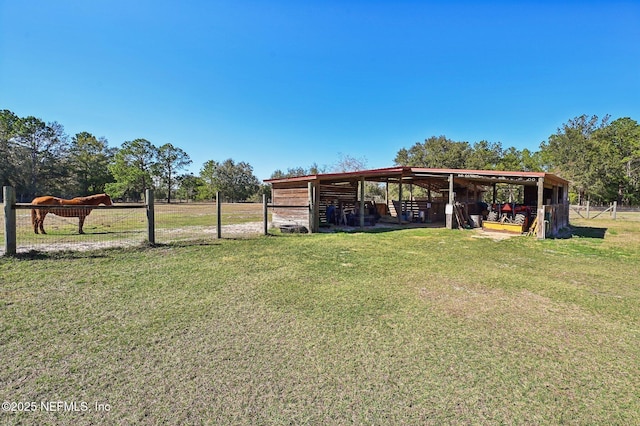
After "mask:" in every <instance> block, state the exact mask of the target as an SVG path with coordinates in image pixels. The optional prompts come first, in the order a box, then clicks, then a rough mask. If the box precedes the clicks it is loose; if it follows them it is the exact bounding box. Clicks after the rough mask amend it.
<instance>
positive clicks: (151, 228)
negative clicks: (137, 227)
mask: <svg viewBox="0 0 640 426" xmlns="http://www.w3.org/2000/svg"><path fill="white" fill-rule="evenodd" d="M144 200H145V204H146V209H147V240H148V241H149V244H155V243H156V222H155V208H154V198H153V189H147V190H146V191H145V193H144Z"/></svg>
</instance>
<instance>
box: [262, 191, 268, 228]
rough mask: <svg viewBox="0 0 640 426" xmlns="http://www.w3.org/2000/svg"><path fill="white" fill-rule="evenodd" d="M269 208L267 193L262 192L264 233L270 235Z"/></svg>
mask: <svg viewBox="0 0 640 426" xmlns="http://www.w3.org/2000/svg"><path fill="white" fill-rule="evenodd" d="M268 211H269V210H268V208H267V194H262V216H263V217H264V235H269V213H268Z"/></svg>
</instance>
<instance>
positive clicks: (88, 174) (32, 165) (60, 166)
mask: <svg viewBox="0 0 640 426" xmlns="http://www.w3.org/2000/svg"><path fill="white" fill-rule="evenodd" d="M0 157H1V158H2V161H1V162H0V182H1V183H2V185H3V186H12V187H14V189H15V192H16V198H17V200H18V201H21V202H29V201H31V200H32V199H33V198H35V197H36V196H40V195H45V194H50V195H56V196H60V197H65V198H71V197H76V196H84V195H89V194H95V193H102V192H106V193H108V194H109V195H111V197H112V198H115V199H123V200H140V199H142V197H143V195H144V193H145V191H146V190H147V189H153V190H154V191H155V192H156V198H158V199H166V201H167V202H171V201H172V199H175V198H176V197H178V198H181V199H189V200H206V199H212V198H213V197H215V195H216V193H218V192H220V194H221V196H222V198H223V199H224V200H226V201H231V202H240V201H246V200H248V199H249V198H251V197H256V196H257V195H258V194H259V193H260V192H261V190H263V188H262V187H261V185H260V183H259V181H258V178H257V177H255V176H254V175H253V168H252V167H251V165H249V164H248V163H245V162H239V163H237V162H235V161H234V160H233V159H227V160H225V161H222V162H217V161H214V160H209V161H207V162H205V163H204V165H203V167H202V169H201V170H200V174H199V176H195V175H193V174H189V173H183V172H184V169H185V168H186V167H187V166H189V165H190V164H191V163H192V160H191V158H190V157H189V155H188V154H187V153H186V152H185V151H184V150H183V149H181V148H179V147H176V146H174V145H173V144H171V143H166V144H164V145H160V146H156V145H154V144H152V143H151V142H150V141H148V140H146V139H134V140H131V141H125V142H123V143H122V145H121V146H120V147H118V148H112V147H109V145H108V141H107V140H106V139H105V138H103V137H96V136H94V135H93V134H91V133H89V132H80V133H77V134H76V135H74V136H71V137H69V135H67V134H66V133H65V132H64V127H63V126H62V125H61V124H59V123H57V122H48V123H47V122H44V121H43V120H41V119H39V118H36V117H33V116H28V117H19V116H17V115H16V114H15V113H13V112H12V111H9V110H0Z"/></svg>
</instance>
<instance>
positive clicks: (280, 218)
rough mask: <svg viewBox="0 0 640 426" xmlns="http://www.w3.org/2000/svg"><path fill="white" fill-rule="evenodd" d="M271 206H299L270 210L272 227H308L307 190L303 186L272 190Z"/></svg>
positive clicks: (305, 186)
mask: <svg viewBox="0 0 640 426" xmlns="http://www.w3.org/2000/svg"><path fill="white" fill-rule="evenodd" d="M272 197H273V199H272V204H273V205H274V206H278V205H280V206H301V207H295V208H294V207H286V208H277V207H276V208H274V209H272V222H273V226H281V225H301V226H304V227H308V226H309V209H308V207H307V208H305V207H306V206H308V205H309V189H308V188H307V184H306V182H305V183H304V186H300V184H298V185H291V184H288V185H283V186H277V187H276V186H274V187H273V188H272Z"/></svg>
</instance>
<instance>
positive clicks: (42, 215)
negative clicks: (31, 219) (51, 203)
mask: <svg viewBox="0 0 640 426" xmlns="http://www.w3.org/2000/svg"><path fill="white" fill-rule="evenodd" d="M47 213H49V212H48V211H46V210H41V211H40V214H39V215H38V226H39V227H40V233H41V234H46V232H44V218H45V217H46V216H47Z"/></svg>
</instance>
